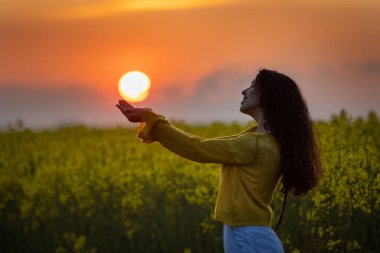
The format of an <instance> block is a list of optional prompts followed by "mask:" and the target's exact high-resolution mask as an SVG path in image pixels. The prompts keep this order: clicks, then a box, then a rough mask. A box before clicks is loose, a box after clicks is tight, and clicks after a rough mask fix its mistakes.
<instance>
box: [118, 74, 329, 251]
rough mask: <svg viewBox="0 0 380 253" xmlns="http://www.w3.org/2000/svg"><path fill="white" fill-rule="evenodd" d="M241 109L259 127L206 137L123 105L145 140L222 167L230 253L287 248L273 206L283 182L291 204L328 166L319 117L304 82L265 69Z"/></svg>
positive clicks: (222, 217) (219, 204) (222, 216)
mask: <svg viewBox="0 0 380 253" xmlns="http://www.w3.org/2000/svg"><path fill="white" fill-rule="evenodd" d="M242 94H243V96H244V98H243V101H242V102H241V106H240V111H241V112H242V113H245V114H247V115H249V116H251V117H252V118H253V120H254V121H255V122H254V123H255V125H254V126H253V127H251V128H249V129H247V130H246V131H244V132H242V133H240V134H238V135H234V136H229V137H222V138H213V139H204V138H200V137H197V136H193V135H190V134H188V133H185V132H183V131H181V130H179V129H176V128H175V127H174V126H172V125H171V124H170V123H169V122H168V121H167V120H166V119H165V118H164V117H163V116H161V115H158V114H156V113H154V112H153V111H151V110H150V109H144V108H134V107H133V106H131V105H130V104H128V103H127V102H125V101H123V100H121V101H119V104H118V105H117V107H118V108H119V109H120V110H121V112H122V113H123V114H124V115H125V116H126V117H127V118H128V120H129V121H131V122H141V123H140V127H139V129H138V137H139V138H141V139H142V141H143V142H144V143H152V142H154V141H157V142H159V143H160V144H161V145H162V146H164V147H165V148H167V149H168V150H170V151H172V152H174V153H176V154H178V155H180V156H182V157H184V158H187V159H190V160H192V161H196V162H201V163H218V164H221V177H220V186H219V192H218V198H217V201H216V207H215V213H214V219H215V220H218V221H221V222H223V223H224V226H223V243H224V250H225V252H226V253H235V252H265V253H271V252H283V251H284V250H283V246H282V244H281V241H280V240H279V238H278V237H277V235H276V233H275V232H274V231H273V230H272V228H271V219H272V210H271V207H270V204H271V201H272V198H273V194H274V191H275V188H276V185H277V182H278V181H279V180H281V185H282V187H281V189H280V191H281V192H282V193H283V194H284V203H283V207H282V210H281V215H280V218H279V220H278V222H277V226H276V230H277V228H278V226H279V224H280V223H281V220H282V217H283V212H284V209H285V204H286V199H287V195H288V193H289V192H292V193H293V194H294V195H295V196H298V195H304V194H306V193H307V192H309V191H310V190H311V189H312V188H314V187H315V186H316V185H317V181H318V179H319V176H320V175H321V171H322V169H321V165H320V158H319V152H318V148H317V146H316V142H315V138H314V134H313V128H312V126H313V125H312V121H311V119H310V116H309V112H308V109H307V106H306V103H305V101H304V99H303V97H302V95H301V93H300V91H299V89H298V87H297V85H296V83H295V82H294V81H293V80H292V79H290V78H289V77H287V76H286V75H284V74H281V73H278V72H276V71H272V70H267V69H262V70H260V71H259V73H258V74H257V76H256V78H255V79H254V80H253V81H252V83H251V85H250V87H248V88H247V89H245V90H243V92H242Z"/></svg>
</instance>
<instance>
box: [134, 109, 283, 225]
mask: <svg viewBox="0 0 380 253" xmlns="http://www.w3.org/2000/svg"><path fill="white" fill-rule="evenodd" d="M256 128H257V126H253V127H251V128H249V129H247V130H246V131H244V132H242V133H240V134H238V135H234V136H228V137H221V138H212V139H205V138H201V137H198V136H194V135H191V134H189V133H186V132H183V131H181V130H179V129H177V128H175V127H174V126H172V125H171V124H170V123H169V122H168V121H167V120H166V119H165V117H163V116H162V115H158V114H155V113H154V112H152V111H147V112H146V113H145V115H144V117H143V121H142V122H141V124H140V127H139V129H138V137H139V138H141V140H142V141H143V142H144V143H152V142H154V141H158V142H159V143H160V144H161V145H162V146H164V147H165V148H167V149H168V150H170V151H171V152H173V153H175V154H177V155H180V156H182V157H184V158H186V159H189V160H192V161H195V162H200V163H217V164H221V170H220V186H219V192H218V198H217V201H216V206H215V212H214V219H215V220H218V221H221V222H223V223H226V224H229V225H231V226H249V225H256V226H270V225H271V218H272V209H271V207H270V203H271V202H272V198H273V194H274V191H275V188H276V185H277V182H278V180H279V178H280V152H279V150H278V147H277V145H276V140H275V138H274V137H273V136H272V135H271V134H264V133H257V132H255V130H256Z"/></svg>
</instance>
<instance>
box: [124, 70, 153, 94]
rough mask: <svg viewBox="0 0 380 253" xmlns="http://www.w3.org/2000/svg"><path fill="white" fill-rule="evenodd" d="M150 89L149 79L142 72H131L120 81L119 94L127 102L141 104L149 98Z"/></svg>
mask: <svg viewBox="0 0 380 253" xmlns="http://www.w3.org/2000/svg"><path fill="white" fill-rule="evenodd" d="M149 88H150V79H149V77H148V76H147V75H146V74H145V73H143V72H140V71H130V72H127V73H126V74H124V75H123V76H122V77H121V78H120V81H119V93H120V95H121V96H122V97H123V98H124V99H125V100H127V101H130V102H139V101H142V100H144V99H145V98H146V97H147V96H148V92H149Z"/></svg>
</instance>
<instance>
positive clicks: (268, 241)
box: [223, 224, 284, 253]
mask: <svg viewBox="0 0 380 253" xmlns="http://www.w3.org/2000/svg"><path fill="white" fill-rule="evenodd" d="M223 244H224V252H225V253H261V252H263V253H283V252H284V248H283V246H282V243H281V241H280V239H279V238H278V237H277V235H276V233H275V232H274V231H273V229H272V228H271V227H267V226H243V227H233V226H230V225H227V224H224V226H223Z"/></svg>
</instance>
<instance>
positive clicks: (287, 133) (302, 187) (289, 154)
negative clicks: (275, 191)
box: [252, 69, 322, 230]
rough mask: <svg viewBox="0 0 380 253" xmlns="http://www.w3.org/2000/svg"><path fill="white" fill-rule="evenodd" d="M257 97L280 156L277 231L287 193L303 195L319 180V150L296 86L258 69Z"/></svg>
mask: <svg viewBox="0 0 380 253" xmlns="http://www.w3.org/2000/svg"><path fill="white" fill-rule="evenodd" d="M252 84H253V85H254V87H255V89H257V92H258V94H259V101H260V106H261V108H262V110H263V115H264V120H265V122H266V123H265V125H264V126H265V127H266V128H267V130H269V131H270V132H271V133H272V134H273V136H274V137H275V139H276V141H277V144H278V147H279V150H280V154H281V165H280V166H281V167H280V170H281V175H282V179H281V184H282V187H281V188H280V192H281V193H283V194H284V203H283V207H282V210H281V215H280V218H279V220H278V222H277V225H276V230H277V228H278V226H279V225H280V223H281V220H282V217H283V212H284V209H285V205H286V199H287V194H288V192H292V193H293V195H294V196H299V195H305V194H307V193H308V192H309V191H310V190H311V189H313V188H314V187H315V186H316V185H317V183H318V181H319V179H320V178H321V176H322V167H321V161H320V155H319V148H318V146H317V143H316V139H315V136H314V132H313V122H312V120H311V118H310V114H309V111H308V108H307V105H306V102H305V99H304V98H303V96H302V94H301V92H300V90H299V88H298V86H297V84H296V83H295V82H294V81H293V80H292V79H291V78H289V77H288V76H286V75H284V74H281V73H279V72H276V71H273V70H267V69H261V70H260V71H259V73H258V74H257V75H256V78H255V80H253V83H252Z"/></svg>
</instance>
